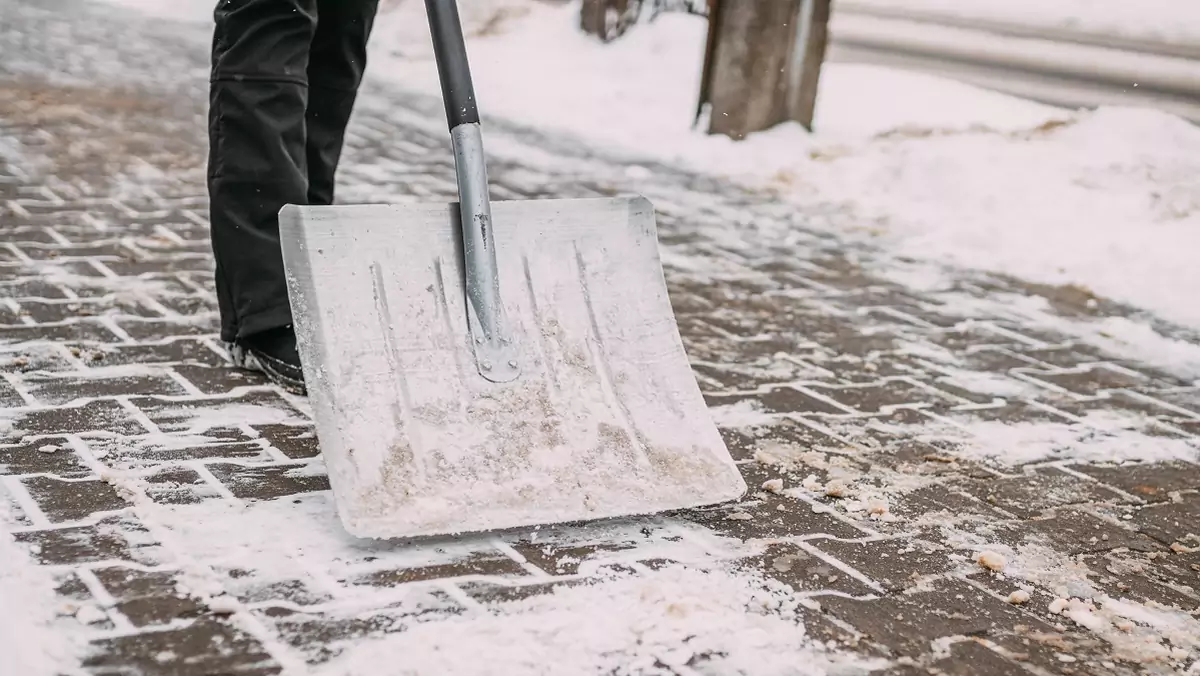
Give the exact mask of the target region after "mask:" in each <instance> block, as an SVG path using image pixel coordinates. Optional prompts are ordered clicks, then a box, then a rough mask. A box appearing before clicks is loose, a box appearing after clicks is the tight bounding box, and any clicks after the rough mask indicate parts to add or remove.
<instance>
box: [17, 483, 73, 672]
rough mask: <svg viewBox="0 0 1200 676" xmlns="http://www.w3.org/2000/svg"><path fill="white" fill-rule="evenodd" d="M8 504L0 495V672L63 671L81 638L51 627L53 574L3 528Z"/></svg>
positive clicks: (54, 598)
mask: <svg viewBox="0 0 1200 676" xmlns="http://www.w3.org/2000/svg"><path fill="white" fill-rule="evenodd" d="M0 497H2V496H0ZM10 509H11V507H10V506H9V504H8V501H7V500H6V499H0V672H3V673H5V674H21V676H57V675H58V674H63V673H68V672H70V671H71V670H73V669H75V668H76V667H77V666H78V664H79V659H80V656H81V655H82V653H83V649H84V643H83V640H82V638H81V637H80V636H79V635H77V634H73V633H71V632H68V631H64V630H63V629H62V628H61V627H54V626H52V625H53V623H54V621H55V617H56V612H55V611H56V609H57V608H58V607H59V605H60V603H61V601H60V599H59V598H58V597H57V595H56V594H55V591H54V588H55V583H54V579H53V578H52V577H51V576H50V574H49V573H47V572H46V571H45V570H44V569H42V568H40V567H38V565H37V564H36V563H34V562H33V561H31V560H30V559H29V555H28V554H27V553H26V552H25V550H24V549H23V548H21V547H20V546H18V545H17V544H16V543H15V542H13V540H12V537H11V536H10V535H9V534H8V533H6V532H4V530H5V529H6V528H7V527H11V526H12V524H13V519H12V515H11V514H10ZM13 609H16V610H13Z"/></svg>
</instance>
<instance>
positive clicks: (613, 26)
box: [579, 0, 643, 42]
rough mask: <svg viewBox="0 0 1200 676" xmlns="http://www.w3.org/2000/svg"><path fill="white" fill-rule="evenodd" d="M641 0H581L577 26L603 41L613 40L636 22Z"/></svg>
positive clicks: (640, 8)
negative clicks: (581, 4)
mask: <svg viewBox="0 0 1200 676" xmlns="http://www.w3.org/2000/svg"><path fill="white" fill-rule="evenodd" d="M642 1H643V0H583V7H582V8H581V9H580V12H579V27H580V28H582V29H583V32H585V33H587V34H588V35H595V36H596V37H598V38H600V39H601V40H603V41H604V42H609V41H612V40H615V39H617V38H619V37H621V35H623V34H624V33H625V31H627V30H629V27H630V26H632V25H633V24H635V23H637V19H638V15H639V14H640V13H641V10H642Z"/></svg>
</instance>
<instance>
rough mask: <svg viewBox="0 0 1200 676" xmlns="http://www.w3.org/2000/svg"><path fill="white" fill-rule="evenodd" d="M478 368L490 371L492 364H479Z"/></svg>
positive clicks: (488, 362)
mask: <svg viewBox="0 0 1200 676" xmlns="http://www.w3.org/2000/svg"><path fill="white" fill-rule="evenodd" d="M479 367H480V368H482V369H483V370H484V371H491V370H492V362H490V361H485V362H483V363H482V364H480V365H479Z"/></svg>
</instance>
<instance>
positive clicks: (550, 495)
mask: <svg viewBox="0 0 1200 676" xmlns="http://www.w3.org/2000/svg"><path fill="white" fill-rule="evenodd" d="M425 4H426V10H427V13H428V17H429V24H430V28H431V30H432V33H433V43H434V49H435V57H436V60H437V67H438V72H439V75H440V76H441V83H442V97H443V99H444V102H445V107H446V115H447V118H448V120H449V123H450V137H451V141H452V146H453V152H454V162H455V170H456V174H457V178H458V196H459V201H458V202H457V203H436V204H392V205H361V206H294V205H289V206H286V207H284V208H283V210H282V211H281V212H280V233H281V240H282V243H283V244H282V246H283V258H284V263H285V268H286V270H287V273H288V291H289V294H290V298H291V306H292V310H293V316H294V321H295V326H296V330H297V337H298V342H299V350H300V356H301V359H302V361H303V364H304V375H305V379H306V381H307V387H308V391H309V395H310V401H311V403H312V407H313V413H314V416H315V419H316V426H317V436H318V440H319V442H320V446H321V451H322V454H323V455H324V458H325V464H326V467H327V468H328V471H329V482H330V484H331V486H332V488H333V493H334V497H335V501H336V504H337V509H338V512H339V514H340V516H341V519H342V522H343V524H344V525H345V528H346V530H348V531H349V532H350V533H351V534H353V535H356V536H360V537H376V538H391V537H411V536H425V535H444V534H457V533H465V532H476V531H490V530H498V529H505V528H511V527H516V526H528V525H534V524H551V523H562V522H574V521H584V520H592V519H600V518H606V517H617V516H629V515H638V514H650V513H655V512H660V511H665V510H674V509H681V508H687V507H697V506H701V505H710V504H714V503H719V502H724V501H726V500H731V499H735V498H738V497H739V496H741V495H742V494H743V493H744V492H745V490H746V484H745V482H744V481H743V480H742V477H741V475H740V473H739V472H738V469H737V467H736V466H735V465H734V463H733V460H732V458H731V457H730V455H729V451H728V450H727V449H726V447H725V444H724V442H723V441H722V439H721V436H720V434H719V433H718V432H717V428H716V426H715V424H714V423H713V420H712V418H711V416H710V414H709V412H708V409H707V407H706V406H705V403H704V400H703V398H702V397H701V394H700V389H699V387H698V386H697V383H696V380H695V377H694V375H693V374H692V371H691V368H690V366H689V364H688V360H687V357H686V355H685V353H684V349H683V344H682V342H681V341H680V337H679V332H678V328H677V327H676V325H675V318H674V314H673V312H672V310H671V304H670V301H669V298H668V296H667V289H666V284H665V281H664V279H663V271H662V263H661V261H660V260H659V255H658V242H657V232H656V229H655V223H654V209H653V207H652V206H651V205H650V203H649V202H648V201H647V200H646V199H644V198H642V197H616V198H611V199H577V200H575V199H572V200H516V201H499V202H495V203H489V199H488V187H487V172H486V169H485V165H484V153H483V146H482V142H481V136H480V124H479V112H478V110H477V108H476V102H475V94H474V90H473V86H472V83H471V75H470V70H469V68H468V64H467V54H466V47H465V45H464V42H463V34H462V27H461V25H460V21H459V16H458V9H457V6H456V5H455V2H454V0H426V3H425Z"/></svg>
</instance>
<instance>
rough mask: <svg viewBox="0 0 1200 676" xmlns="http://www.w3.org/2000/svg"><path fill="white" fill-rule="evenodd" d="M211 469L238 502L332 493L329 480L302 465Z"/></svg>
mask: <svg viewBox="0 0 1200 676" xmlns="http://www.w3.org/2000/svg"><path fill="white" fill-rule="evenodd" d="M208 469H209V471H211V472H212V473H213V476H215V477H217V479H218V480H220V481H221V483H223V484H225V486H226V487H227V488H228V489H229V490H230V492H232V493H233V494H234V495H235V496H237V497H239V498H248V499H255V500H270V499H272V498H281V497H286V496H289V495H295V494H297V493H308V492H311V491H327V490H329V478H328V477H326V476H325V475H324V474H320V475H313V474H310V473H309V471H308V469H307V468H306V467H305V466H302V465H295V466H279V467H248V466H244V465H230V464H224V463H213V464H210V465H209V466H208Z"/></svg>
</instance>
